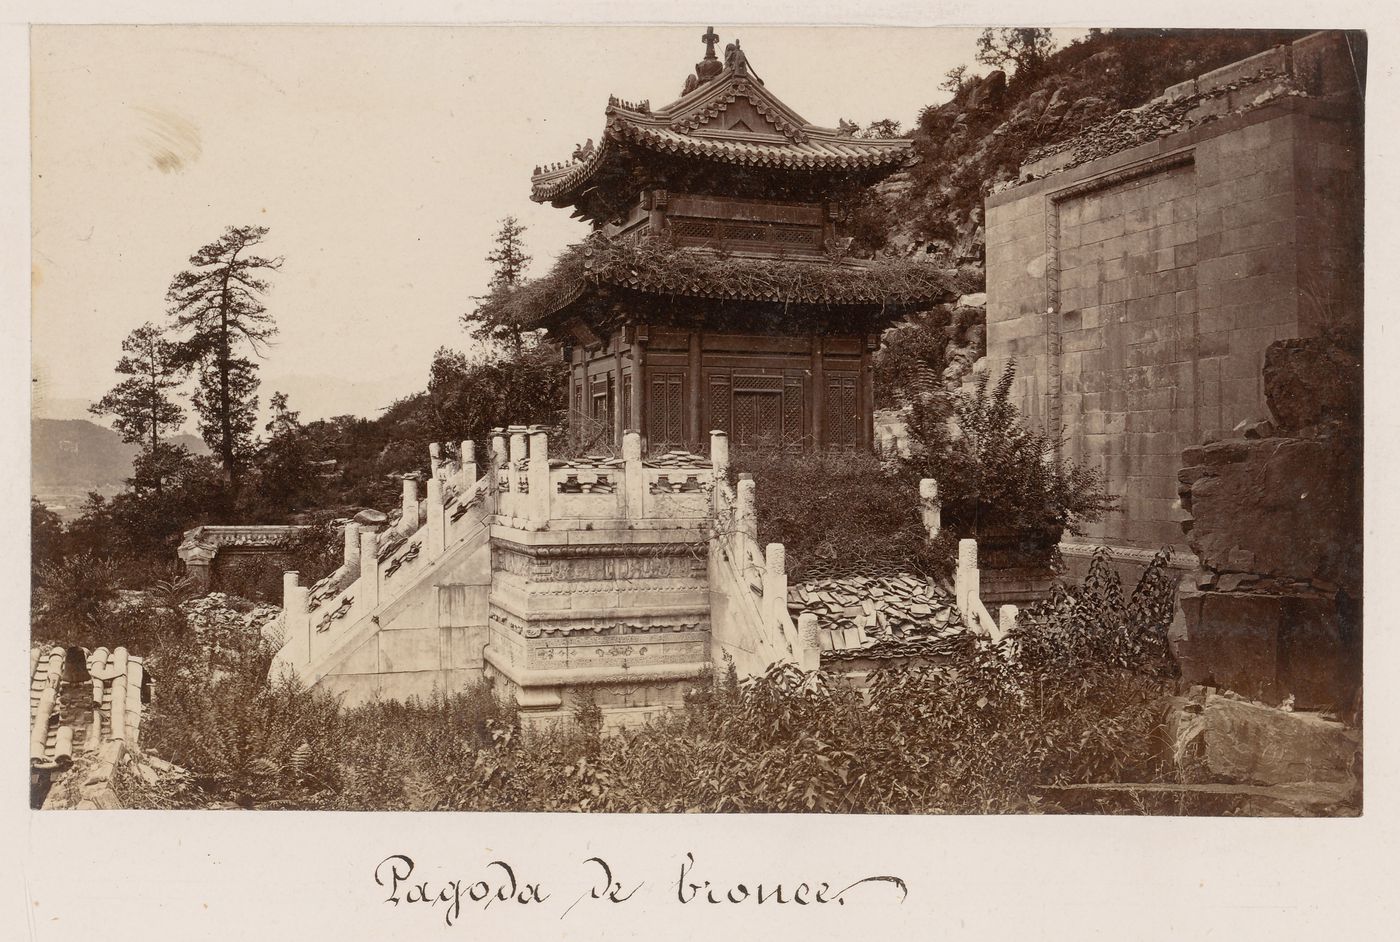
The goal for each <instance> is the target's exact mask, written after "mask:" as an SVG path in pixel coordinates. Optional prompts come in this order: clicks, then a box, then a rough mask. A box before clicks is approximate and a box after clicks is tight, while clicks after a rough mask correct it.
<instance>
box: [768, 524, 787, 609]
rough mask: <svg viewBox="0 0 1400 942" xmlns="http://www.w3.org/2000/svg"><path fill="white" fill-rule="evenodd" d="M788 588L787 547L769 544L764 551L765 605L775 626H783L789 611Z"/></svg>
mask: <svg viewBox="0 0 1400 942" xmlns="http://www.w3.org/2000/svg"><path fill="white" fill-rule="evenodd" d="M787 586H788V578H787V547H785V546H783V544H781V543H769V544H768V546H767V547H765V548H764V551H763V604H764V607H765V608H766V609H767V611H768V620H769V621H770V622H771V623H772V624H774V625H778V624H782V613H783V612H785V611H787Z"/></svg>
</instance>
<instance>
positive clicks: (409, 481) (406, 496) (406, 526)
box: [399, 474, 423, 533]
mask: <svg viewBox="0 0 1400 942" xmlns="http://www.w3.org/2000/svg"><path fill="white" fill-rule="evenodd" d="M422 522H423V521H422V520H420V519H418V479H417V478H416V477H414V476H413V475H412V474H405V475H404V476H403V517H402V518H401V519H400V520H399V531H400V532H402V533H412V532H413V531H414V530H417V529H418V525H419V524H421V523H422Z"/></svg>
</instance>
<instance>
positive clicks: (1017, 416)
mask: <svg viewBox="0 0 1400 942" xmlns="http://www.w3.org/2000/svg"><path fill="white" fill-rule="evenodd" d="M31 35H32V53H33V56H32V63H33V65H32V76H31V79H32V81H31V84H32V90H33V110H32V119H31V123H32V129H31V130H32V137H31V145H32V155H33V220H34V222H33V258H32V265H33V279H32V280H33V311H32V322H33V391H34V395H33V413H32V418H31V421H32V433H33V434H32V439H33V448H32V455H31V458H32V488H31V492H32V495H33V496H32V499H31V518H32V524H33V527H32V586H33V608H32V624H31V651H30V663H29V668H30V677H31V687H30V694H31V695H30V699H29V710H30V726H29V729H30V733H31V735H30V741H29V745H30V757H29V759H30V783H31V789H30V791H31V804H32V805H33V807H35V808H44V809H80V808H95V809H110V808H147V809H214V808H226V809H302V810H317V809H326V810H376V811H394V810H416V811H437V810H501V811H555V810H558V811H603V812H736V811H751V812H860V813H892V814H941V813H951V814H985V813H1009V814H1045V813H1050V814H1056V813H1060V814H1062V813H1077V814H1084V813H1092V814H1152V815H1279V816H1355V815H1358V814H1360V813H1361V724H1362V713H1361V702H1362V699H1361V651H1362V641H1361V638H1362V601H1361V600H1362V566H1361V562H1362V529H1363V528H1362V491H1361V486H1362V478H1361V469H1362V459H1361V436H1362V433H1361V428H1362V426H1361V418H1362V323H1363V319H1362V303H1363V297H1362V272H1363V239H1362V219H1363V203H1364V167H1363V104H1364V97H1365V76H1366V37H1365V34H1363V33H1360V32H1345V31H1323V32H1308V31H1299V30H1234V31H1224V30H1144V29H1089V30H1060V29H1056V30H1053V31H1052V30H1050V29H1044V28H988V29H893V28H878V29H877V28H850V27H843V28H840V29H836V28H812V27H803V28H797V27H783V28H778V27H744V28H741V29H736V28H734V27H727V28H726V27H706V26H704V25H701V26H696V27H693V28H691V27H687V28H684V29H681V28H671V27H667V28H645V29H643V28H630V27H629V28H622V27H614V28H587V29H584V28H562V27H513V28H494V27H490V28H488V27H213V26H211V27H188V26H187V27H161V26H143V27H136V26H123V27H96V26H80V27H35V28H34V29H33V31H32V34H31ZM741 37H742V38H741ZM697 60H698V61H697ZM614 91H616V92H620V93H623V94H624V95H627V96H629V97H618V96H617V95H615V94H612V93H613V92H614ZM632 96H636V97H632ZM653 102H656V104H653ZM798 109H800V112H799V110H798ZM804 115H812V116H814V119H809V118H808V117H804ZM544 158H552V159H551V160H549V161H548V162H540V161H541V160H543V159H544ZM527 178H528V179H527ZM79 341H81V342H79Z"/></svg>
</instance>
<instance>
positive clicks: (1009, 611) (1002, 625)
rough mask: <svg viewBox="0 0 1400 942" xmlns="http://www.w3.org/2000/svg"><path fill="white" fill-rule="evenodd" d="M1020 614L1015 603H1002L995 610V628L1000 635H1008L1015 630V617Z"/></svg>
mask: <svg viewBox="0 0 1400 942" xmlns="http://www.w3.org/2000/svg"><path fill="white" fill-rule="evenodd" d="M1020 614H1021V610H1020V609H1019V608H1017V607H1016V606H1015V605H1010V604H1007V605H1003V606H1002V607H1001V608H1000V609H998V611H997V628H998V630H1000V631H1001V633H1002V635H1003V636H1005V635H1009V634H1010V633H1011V632H1013V631H1015V630H1016V619H1017V617H1018V616H1019V615H1020Z"/></svg>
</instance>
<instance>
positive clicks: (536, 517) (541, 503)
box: [527, 428, 553, 530]
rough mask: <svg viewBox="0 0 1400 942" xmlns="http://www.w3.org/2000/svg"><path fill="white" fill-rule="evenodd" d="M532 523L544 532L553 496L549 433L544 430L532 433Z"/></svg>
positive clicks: (530, 475) (528, 475) (533, 430)
mask: <svg viewBox="0 0 1400 942" xmlns="http://www.w3.org/2000/svg"><path fill="white" fill-rule="evenodd" d="M527 477H528V478H529V481H530V523H531V524H532V525H533V526H535V527H536V528H537V529H541V530H543V529H544V528H545V527H547V526H548V525H549V514H550V507H549V505H550V500H551V498H552V497H553V495H552V494H551V493H550V491H551V490H552V488H551V487H550V481H549V433H548V432H546V431H545V430H544V429H542V428H534V429H531V431H530V469H529V471H528V472H527Z"/></svg>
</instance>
